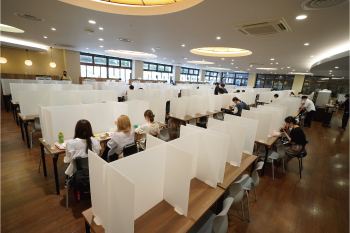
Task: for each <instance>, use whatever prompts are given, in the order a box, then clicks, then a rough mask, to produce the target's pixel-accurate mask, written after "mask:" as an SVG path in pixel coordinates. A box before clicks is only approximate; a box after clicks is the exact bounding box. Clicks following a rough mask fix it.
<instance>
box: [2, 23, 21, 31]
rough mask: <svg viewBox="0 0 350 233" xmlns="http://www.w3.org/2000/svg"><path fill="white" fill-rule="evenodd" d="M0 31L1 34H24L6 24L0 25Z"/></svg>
mask: <svg viewBox="0 0 350 233" xmlns="http://www.w3.org/2000/svg"><path fill="white" fill-rule="evenodd" d="M0 31H2V32H13V33H24V31H23V30H22V29H19V28H15V27H12V26H9V25H6V24H0Z"/></svg>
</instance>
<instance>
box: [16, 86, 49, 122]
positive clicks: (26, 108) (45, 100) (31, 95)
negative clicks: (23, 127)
mask: <svg viewBox="0 0 350 233" xmlns="http://www.w3.org/2000/svg"><path fill="white" fill-rule="evenodd" d="M18 97H19V105H20V106H21V114H22V116H24V117H27V116H33V115H38V114H39V112H38V105H41V106H43V107H48V106H51V101H50V93H49V91H18Z"/></svg>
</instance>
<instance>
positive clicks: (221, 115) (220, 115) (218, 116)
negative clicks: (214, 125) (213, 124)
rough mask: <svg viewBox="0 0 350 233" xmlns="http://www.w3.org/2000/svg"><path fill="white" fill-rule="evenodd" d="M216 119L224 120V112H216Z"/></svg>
mask: <svg viewBox="0 0 350 233" xmlns="http://www.w3.org/2000/svg"><path fill="white" fill-rule="evenodd" d="M216 119H218V120H223V119H224V116H223V114H222V112H218V113H217V114H216Z"/></svg>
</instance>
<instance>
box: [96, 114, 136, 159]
mask: <svg viewBox="0 0 350 233" xmlns="http://www.w3.org/2000/svg"><path fill="white" fill-rule="evenodd" d="M114 123H115V125H116V126H117V128H118V129H117V132H116V133H115V134H113V135H112V137H111V140H109V142H107V146H106V149H105V151H104V152H103V155H102V158H103V159H104V160H106V161H107V158H108V157H109V158H110V162H112V161H114V160H117V159H118V157H119V155H120V154H121V153H122V152H123V148H124V146H126V145H128V144H131V143H133V142H135V132H134V130H133V129H132V128H131V123H130V119H129V117H128V116H126V115H121V116H120V117H118V120H117V121H115V122H114Z"/></svg>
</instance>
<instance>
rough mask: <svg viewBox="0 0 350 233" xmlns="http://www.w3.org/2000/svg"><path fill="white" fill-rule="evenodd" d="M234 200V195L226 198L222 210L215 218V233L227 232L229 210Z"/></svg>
mask: <svg viewBox="0 0 350 233" xmlns="http://www.w3.org/2000/svg"><path fill="white" fill-rule="evenodd" d="M232 202H233V198H232V197H228V198H226V199H225V200H224V205H223V208H222V211H221V212H220V213H219V214H218V215H217V216H216V217H215V218H214V220H213V230H214V232H215V233H226V232H227V230H228V218H227V212H228V211H229V209H230V207H231V205H232Z"/></svg>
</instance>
